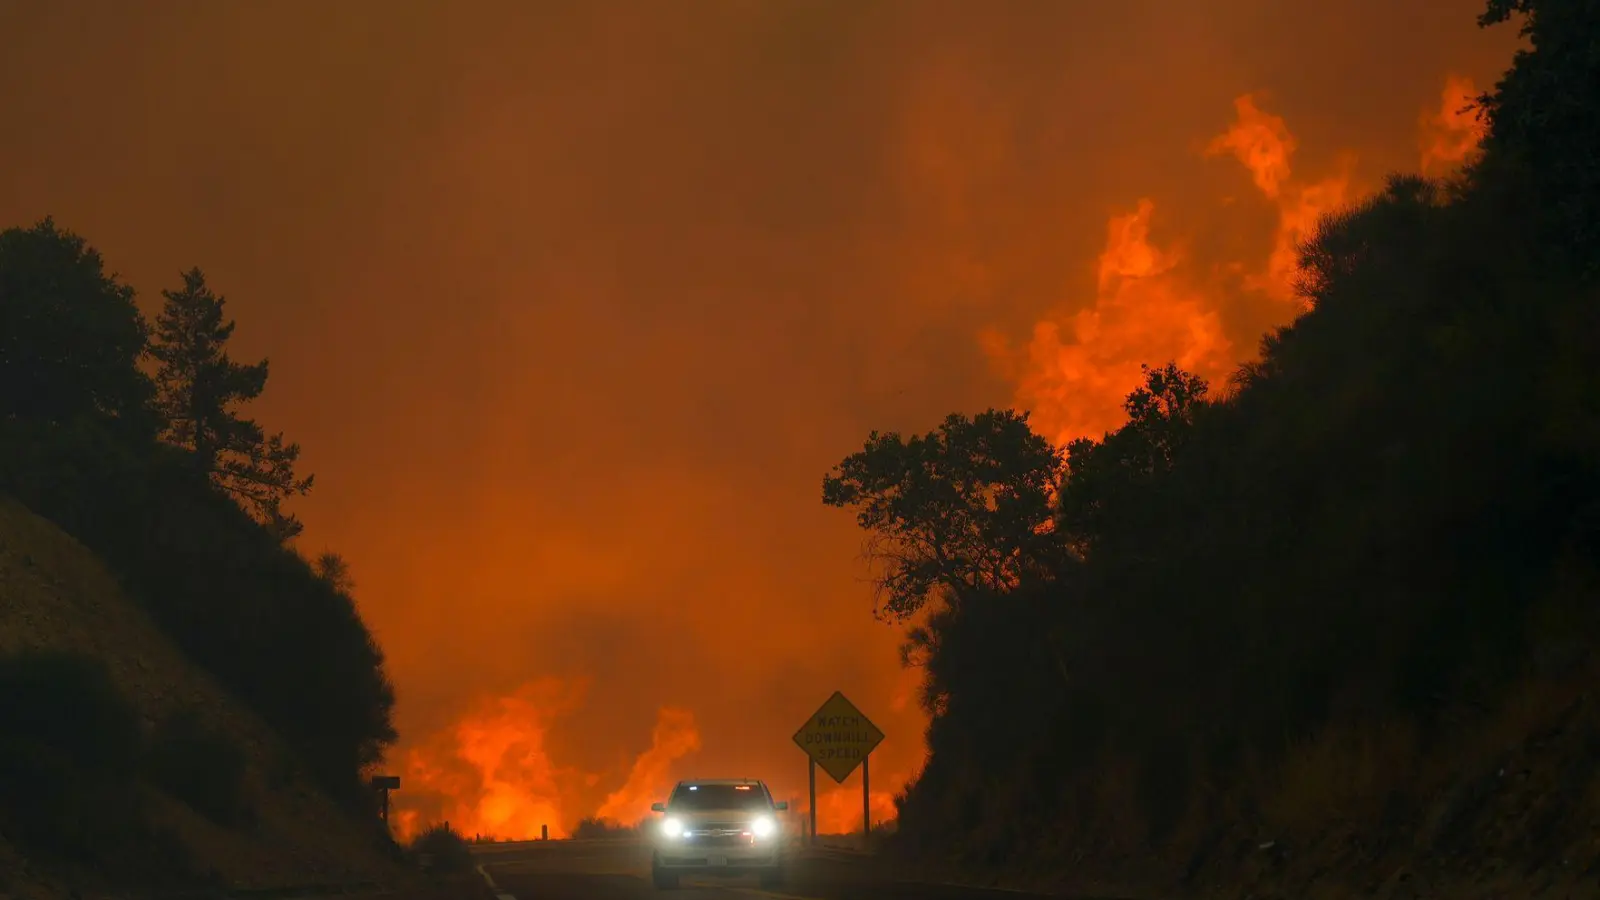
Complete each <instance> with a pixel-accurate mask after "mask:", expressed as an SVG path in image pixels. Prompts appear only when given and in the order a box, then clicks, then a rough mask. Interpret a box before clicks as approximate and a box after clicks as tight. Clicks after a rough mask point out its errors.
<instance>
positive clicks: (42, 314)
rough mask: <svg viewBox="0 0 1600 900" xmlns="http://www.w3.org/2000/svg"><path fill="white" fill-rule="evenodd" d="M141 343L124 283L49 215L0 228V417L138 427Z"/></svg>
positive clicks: (142, 393)
mask: <svg viewBox="0 0 1600 900" xmlns="http://www.w3.org/2000/svg"><path fill="white" fill-rule="evenodd" d="M145 341H146V333H145V324H144V320H143V319H142V318H141V317H140V315H139V310H138V307H137V306H136V305H135V304H134V293H133V288H131V287H128V286H127V285H124V284H121V283H119V282H118V281H117V279H116V277H115V276H113V275H108V274H106V272H105V270H104V266H103V263H102V262H101V259H100V254H99V253H98V252H96V251H95V249H94V248H93V247H90V246H89V245H88V244H87V243H86V242H85V241H84V239H83V238H81V237H79V236H77V235H75V234H73V233H72V232H70V231H64V230H60V229H57V228H56V226H55V222H54V221H53V220H52V219H49V218H46V219H44V220H43V221H40V222H39V223H38V224H36V225H34V226H33V227H32V228H8V229H6V230H5V231H0V419H12V420H17V421H21V422H31V423H41V424H45V423H48V424H63V423H66V422H68V421H71V420H73V419H76V418H79V417H83V416H93V417H96V418H98V419H101V420H111V421H116V422H119V423H120V424H121V425H123V426H128V427H131V428H132V429H133V430H134V431H135V432H139V431H148V430H149V429H151V428H152V427H153V424H154V423H153V420H152V419H151V418H150V416H149V415H148V404H149V401H150V399H151V397H152V394H153V389H152V386H151V384H150V380H149V378H147V377H146V376H145V375H144V374H143V373H141V372H140V371H139V369H138V365H137V364H138V361H139V359H140V358H141V357H142V356H143V355H144V352H145Z"/></svg>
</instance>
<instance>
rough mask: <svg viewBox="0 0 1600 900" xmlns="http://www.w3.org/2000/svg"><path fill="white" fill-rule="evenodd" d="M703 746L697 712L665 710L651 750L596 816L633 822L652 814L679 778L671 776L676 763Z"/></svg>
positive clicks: (657, 720) (641, 755) (639, 760)
mask: <svg viewBox="0 0 1600 900" xmlns="http://www.w3.org/2000/svg"><path fill="white" fill-rule="evenodd" d="M699 749H700V732H699V731H698V730H697V729H696V728H695V724H694V713H691V712H689V711H688V710H686V709H673V708H671V707H668V708H665V709H663V710H661V714H660V716H659V717H658V718H657V719H656V729H655V732H654V734H652V735H651V738H650V749H649V750H646V751H645V752H644V753H641V754H640V755H639V758H638V759H637V760H635V761H634V763H633V769H632V770H631V771H629V772H628V780H627V781H626V782H624V783H623V785H622V787H620V788H618V789H617V790H615V791H612V792H611V794H610V795H608V796H607V797H606V802H605V803H602V804H601V805H600V809H599V811H597V812H596V813H595V815H596V816H597V817H599V818H601V819H610V820H612V821H616V822H622V823H624V824H629V825H631V824H634V823H636V822H638V821H640V820H641V819H644V818H645V817H646V816H648V815H650V804H652V803H654V802H656V801H657V800H659V799H662V798H663V797H665V796H666V793H667V790H668V788H670V787H671V785H672V784H673V782H674V781H675V780H676V779H674V778H673V777H672V775H671V767H672V764H673V763H674V762H676V761H677V760H678V759H679V758H681V757H684V756H687V755H689V754H690V753H693V752H694V751H696V750H699Z"/></svg>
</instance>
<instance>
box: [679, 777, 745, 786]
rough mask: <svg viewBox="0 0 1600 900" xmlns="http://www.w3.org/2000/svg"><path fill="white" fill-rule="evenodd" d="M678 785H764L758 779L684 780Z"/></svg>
mask: <svg viewBox="0 0 1600 900" xmlns="http://www.w3.org/2000/svg"><path fill="white" fill-rule="evenodd" d="M678 784H679V785H686V784H695V785H699V784H708V785H709V784H764V783H763V782H762V780H761V779H759V778H685V779H684V780H682V781H680V782H678Z"/></svg>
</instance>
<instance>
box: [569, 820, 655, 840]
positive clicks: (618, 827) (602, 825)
mask: <svg viewBox="0 0 1600 900" xmlns="http://www.w3.org/2000/svg"><path fill="white" fill-rule="evenodd" d="M638 833H639V829H637V828H634V827H632V826H629V825H624V824H622V823H621V822H617V821H615V820H612V819H596V818H590V819H580V820H579V821H578V827H576V828H574V829H573V830H572V836H573V837H575V838H577V839H579V840H583V841H592V840H596V839H599V838H624V837H632V836H633V835H636V834H638Z"/></svg>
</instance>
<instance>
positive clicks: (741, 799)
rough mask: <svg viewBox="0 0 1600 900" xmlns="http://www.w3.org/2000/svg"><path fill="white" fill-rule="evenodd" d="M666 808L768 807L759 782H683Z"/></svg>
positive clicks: (756, 808)
mask: <svg viewBox="0 0 1600 900" xmlns="http://www.w3.org/2000/svg"><path fill="white" fill-rule="evenodd" d="M667 808H668V809H674V810H696V809H748V810H758V809H770V808H771V803H770V802H769V801H768V800H767V792H766V791H763V790H762V789H761V785H759V784H694V785H690V784H685V785H682V786H680V787H679V788H678V789H677V790H676V791H674V792H673V794H672V802H670V803H668V804H667Z"/></svg>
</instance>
